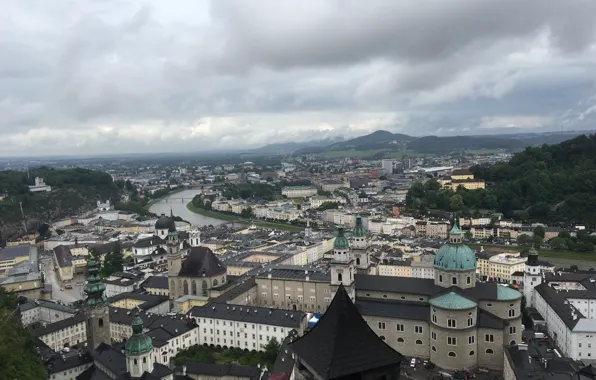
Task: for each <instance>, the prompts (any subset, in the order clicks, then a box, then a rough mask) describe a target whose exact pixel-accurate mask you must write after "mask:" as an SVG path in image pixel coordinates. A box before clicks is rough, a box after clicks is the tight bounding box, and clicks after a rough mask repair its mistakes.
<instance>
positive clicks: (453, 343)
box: [447, 336, 457, 346]
mask: <svg viewBox="0 0 596 380" xmlns="http://www.w3.org/2000/svg"><path fill="white" fill-rule="evenodd" d="M447 344H448V345H450V346H457V338H456V337H454V336H448V337H447Z"/></svg>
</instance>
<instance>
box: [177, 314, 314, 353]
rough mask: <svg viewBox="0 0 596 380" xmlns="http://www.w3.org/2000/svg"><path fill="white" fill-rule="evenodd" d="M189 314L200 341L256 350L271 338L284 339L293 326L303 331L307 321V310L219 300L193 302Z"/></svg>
mask: <svg viewBox="0 0 596 380" xmlns="http://www.w3.org/2000/svg"><path fill="white" fill-rule="evenodd" d="M188 316H189V317H191V318H193V319H194V320H195V321H196V324H197V326H198V329H199V344H206V345H215V346H221V347H224V348H227V347H237V348H242V349H247V350H259V351H260V350H263V349H264V348H265V346H266V345H267V343H269V341H270V340H272V339H276V340H277V341H278V342H281V341H283V340H284V339H285V337H286V336H287V335H288V334H289V333H290V331H292V330H295V331H297V332H298V333H299V334H300V335H302V333H303V332H304V330H305V329H306V325H307V315H306V313H303V312H299V311H296V310H284V309H269V308H264V307H254V306H242V305H233V304H232V305H230V304H226V303H218V302H211V303H208V304H206V305H205V306H195V307H193V308H192V309H190V311H189V313H188Z"/></svg>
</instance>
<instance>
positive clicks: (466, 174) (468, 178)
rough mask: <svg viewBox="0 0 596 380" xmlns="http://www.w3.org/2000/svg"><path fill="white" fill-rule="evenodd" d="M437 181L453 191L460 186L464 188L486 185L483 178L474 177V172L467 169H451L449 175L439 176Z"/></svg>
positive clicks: (470, 188)
mask: <svg viewBox="0 0 596 380" xmlns="http://www.w3.org/2000/svg"><path fill="white" fill-rule="evenodd" d="M438 182H439V183H440V184H441V185H442V186H443V187H444V188H448V189H451V190H453V191H456V190H457V189H458V188H459V187H460V186H461V187H463V188H464V189H466V190H477V189H484V188H485V186H486V184H485V182H484V180H483V179H475V178H474V174H473V173H472V172H471V171H469V170H467V169H453V170H452V171H451V175H450V176H449V177H441V178H439V180H438Z"/></svg>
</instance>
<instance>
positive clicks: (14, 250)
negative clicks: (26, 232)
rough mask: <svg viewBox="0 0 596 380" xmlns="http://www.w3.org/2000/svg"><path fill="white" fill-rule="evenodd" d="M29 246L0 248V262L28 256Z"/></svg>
mask: <svg viewBox="0 0 596 380" xmlns="http://www.w3.org/2000/svg"><path fill="white" fill-rule="evenodd" d="M30 247H31V246H30V245H29V244H20V245H14V246H12V247H4V248H0V261H4V260H12V259H15V258H17V257H22V256H29V249H30Z"/></svg>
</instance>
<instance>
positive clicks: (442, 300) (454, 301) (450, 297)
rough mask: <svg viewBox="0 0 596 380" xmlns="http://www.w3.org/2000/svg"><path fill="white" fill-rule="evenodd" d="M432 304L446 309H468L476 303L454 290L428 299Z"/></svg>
mask: <svg viewBox="0 0 596 380" xmlns="http://www.w3.org/2000/svg"><path fill="white" fill-rule="evenodd" d="M430 304H431V305H432V306H435V307H438V308H441V309H447V310H468V309H472V308H474V307H476V303H475V302H473V301H470V300H469V299H467V298H465V297H462V296H460V295H459V294H457V293H455V292H449V293H447V294H443V295H440V296H438V297H436V298H432V299H431V300H430Z"/></svg>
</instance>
